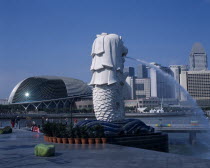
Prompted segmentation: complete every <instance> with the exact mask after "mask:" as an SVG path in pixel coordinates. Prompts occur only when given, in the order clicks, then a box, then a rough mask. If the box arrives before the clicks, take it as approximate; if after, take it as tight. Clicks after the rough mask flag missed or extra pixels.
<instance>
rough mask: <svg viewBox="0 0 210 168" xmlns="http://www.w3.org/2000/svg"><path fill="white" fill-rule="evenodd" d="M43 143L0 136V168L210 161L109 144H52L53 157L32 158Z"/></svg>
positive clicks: (196, 165)
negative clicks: (35, 149)
mask: <svg viewBox="0 0 210 168" xmlns="http://www.w3.org/2000/svg"><path fill="white" fill-rule="evenodd" d="M38 143H43V137H42V135H39V134H37V133H32V132H28V131H24V130H16V129H15V130H14V133H12V134H8V135H0V167H1V168H14V167H18V168H22V167H27V168H29V167H30V168H33V167H41V168H45V167H50V168H52V167H53V168H54V167H59V168H60V167H72V168H99V167H100V168H139V167H141V168H177V167H178V168H209V167H210V160H204V159H197V158H193V157H185V156H181V155H175V154H168V153H162V152H155V151H149V150H143V149H137V148H131V147H122V146H117V145H110V144H106V145H103V144H100V145H92V146H89V145H69V144H56V156H54V157H49V158H43V157H36V156H34V153H33V152H34V146H35V145H36V144H38Z"/></svg>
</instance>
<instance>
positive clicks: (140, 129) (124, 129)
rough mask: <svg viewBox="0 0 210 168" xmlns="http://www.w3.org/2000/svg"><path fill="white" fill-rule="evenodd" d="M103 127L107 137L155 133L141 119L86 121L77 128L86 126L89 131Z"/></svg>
mask: <svg viewBox="0 0 210 168" xmlns="http://www.w3.org/2000/svg"><path fill="white" fill-rule="evenodd" d="M96 125H101V126H103V127H104V133H105V135H106V136H107V137H110V136H119V135H141V134H150V133H154V131H155V129H154V128H153V127H150V126H147V125H146V124H145V123H144V122H142V121H141V120H139V119H123V120H121V121H113V122H106V121H100V120H84V121H80V122H79V123H77V126H79V127H80V126H86V127H87V129H88V128H91V127H94V126H96Z"/></svg>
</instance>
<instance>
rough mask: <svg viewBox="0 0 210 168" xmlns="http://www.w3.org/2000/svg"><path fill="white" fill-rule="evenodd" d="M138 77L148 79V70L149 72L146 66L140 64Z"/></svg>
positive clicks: (137, 70) (137, 69) (137, 68)
mask: <svg viewBox="0 0 210 168" xmlns="http://www.w3.org/2000/svg"><path fill="white" fill-rule="evenodd" d="M136 77H137V78H139V79H140V78H148V70H147V67H146V65H144V64H139V65H138V66H137V67H136Z"/></svg>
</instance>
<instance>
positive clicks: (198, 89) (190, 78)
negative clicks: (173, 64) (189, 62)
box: [180, 71, 210, 107]
mask: <svg viewBox="0 0 210 168" xmlns="http://www.w3.org/2000/svg"><path fill="white" fill-rule="evenodd" d="M180 83H181V85H182V86H183V87H184V88H185V89H186V90H187V91H188V92H189V94H190V95H191V96H192V97H193V98H194V99H195V100H196V101H197V103H198V105H199V106H201V107H210V71H182V72H181V75H180ZM182 99H183V100H186V96H184V95H182Z"/></svg>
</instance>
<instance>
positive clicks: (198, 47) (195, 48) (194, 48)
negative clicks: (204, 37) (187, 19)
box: [191, 42, 206, 54]
mask: <svg viewBox="0 0 210 168" xmlns="http://www.w3.org/2000/svg"><path fill="white" fill-rule="evenodd" d="M191 53H193V54H195V53H197V54H198V53H199V54H200V53H202V54H204V53H206V52H205V49H204V48H203V46H202V44H201V43H198V42H197V43H194V44H193V46H192V50H191Z"/></svg>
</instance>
